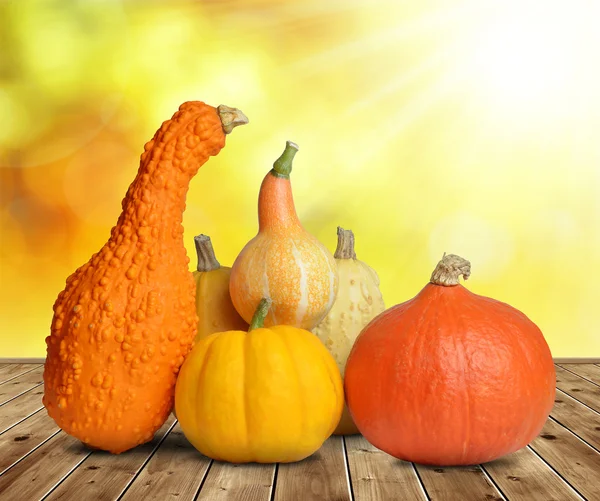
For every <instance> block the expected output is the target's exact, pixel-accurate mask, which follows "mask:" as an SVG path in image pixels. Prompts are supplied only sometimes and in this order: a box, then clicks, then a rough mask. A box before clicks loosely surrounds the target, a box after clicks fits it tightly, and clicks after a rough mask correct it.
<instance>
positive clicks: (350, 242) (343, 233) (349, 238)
mask: <svg viewBox="0 0 600 501" xmlns="http://www.w3.org/2000/svg"><path fill="white" fill-rule="evenodd" d="M337 236H338V243H337V248H336V249H335V254H334V255H333V257H334V258H335V259H356V252H354V233H352V230H345V229H344V228H342V227H341V226H338V229H337Z"/></svg>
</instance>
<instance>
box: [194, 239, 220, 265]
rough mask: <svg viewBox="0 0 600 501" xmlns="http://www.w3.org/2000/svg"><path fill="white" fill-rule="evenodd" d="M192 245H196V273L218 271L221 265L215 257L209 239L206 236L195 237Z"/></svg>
mask: <svg viewBox="0 0 600 501" xmlns="http://www.w3.org/2000/svg"><path fill="white" fill-rule="evenodd" d="M194 243H195V244H196V254H197V255H198V266H197V267H196V269H197V270H198V271H213V270H218V269H219V268H220V267H221V265H220V264H219V261H217V257H216V256H215V251H214V249H213V246H212V242H211V241H210V237H209V236H207V235H197V236H195V237H194Z"/></svg>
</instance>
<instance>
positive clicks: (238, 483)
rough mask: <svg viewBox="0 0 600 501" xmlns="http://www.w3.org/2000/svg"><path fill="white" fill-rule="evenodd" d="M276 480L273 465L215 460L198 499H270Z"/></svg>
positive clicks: (244, 500)
mask: <svg viewBox="0 0 600 501" xmlns="http://www.w3.org/2000/svg"><path fill="white" fill-rule="evenodd" d="M274 479H275V465H272V464H256V463H251V464H240V465H237V464H229V463H222V462H220V461H213V463H212V465H211V467H210V470H208V473H207V475H206V479H205V480H204V484H203V485H202V488H201V489H200V495H199V496H198V498H197V500H198V501H232V500H240V501H241V500H243V501H269V500H270V499H271V488H272V487H273V481H274Z"/></svg>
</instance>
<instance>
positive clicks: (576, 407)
mask: <svg viewBox="0 0 600 501" xmlns="http://www.w3.org/2000/svg"><path fill="white" fill-rule="evenodd" d="M550 415H551V416H552V417H553V418H554V419H556V420H557V421H558V422H559V423H560V424H562V425H563V426H565V427H566V428H568V429H569V430H571V431H572V432H573V433H575V435H577V436H579V437H581V438H582V439H583V440H585V441H586V442H587V443H588V444H590V445H592V446H594V447H595V448H596V449H598V450H600V433H599V431H600V414H598V413H597V412H595V411H593V410H591V409H589V408H588V407H586V406H585V405H582V404H580V403H579V402H578V401H577V400H575V399H573V398H571V397H570V396H569V395H567V394H566V393H564V392H563V391H561V390H556V399H555V400H554V408H553V409H552V412H551V413H550Z"/></svg>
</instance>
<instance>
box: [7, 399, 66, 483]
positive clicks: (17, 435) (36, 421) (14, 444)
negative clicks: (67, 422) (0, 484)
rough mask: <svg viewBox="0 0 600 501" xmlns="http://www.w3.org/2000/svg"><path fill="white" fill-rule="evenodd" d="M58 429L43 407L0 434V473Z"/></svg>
mask: <svg viewBox="0 0 600 501" xmlns="http://www.w3.org/2000/svg"><path fill="white" fill-rule="evenodd" d="M58 431H59V428H58V426H56V423H55V422H54V421H53V420H52V418H51V417H50V416H48V414H47V413H46V410H45V409H43V410H41V411H39V412H36V413H35V414H34V415H33V416H31V417H29V418H27V419H26V420H25V421H23V422H21V423H19V424H18V425H17V426H14V427H12V428H11V429H10V430H8V431H6V432H4V433H3V434H2V435H0V451H2V454H0V475H2V473H3V472H4V471H6V469H7V468H9V467H10V466H11V465H13V464H14V463H15V462H17V461H19V460H20V459H21V458H22V457H23V456H25V455H26V454H28V453H29V452H30V451H31V450H33V449H35V448H36V447H37V446H38V445H40V444H41V443H43V442H44V441H45V440H48V439H49V438H50V437H52V436H53V435H55V434H56V433H58ZM0 478H1V477H0Z"/></svg>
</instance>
